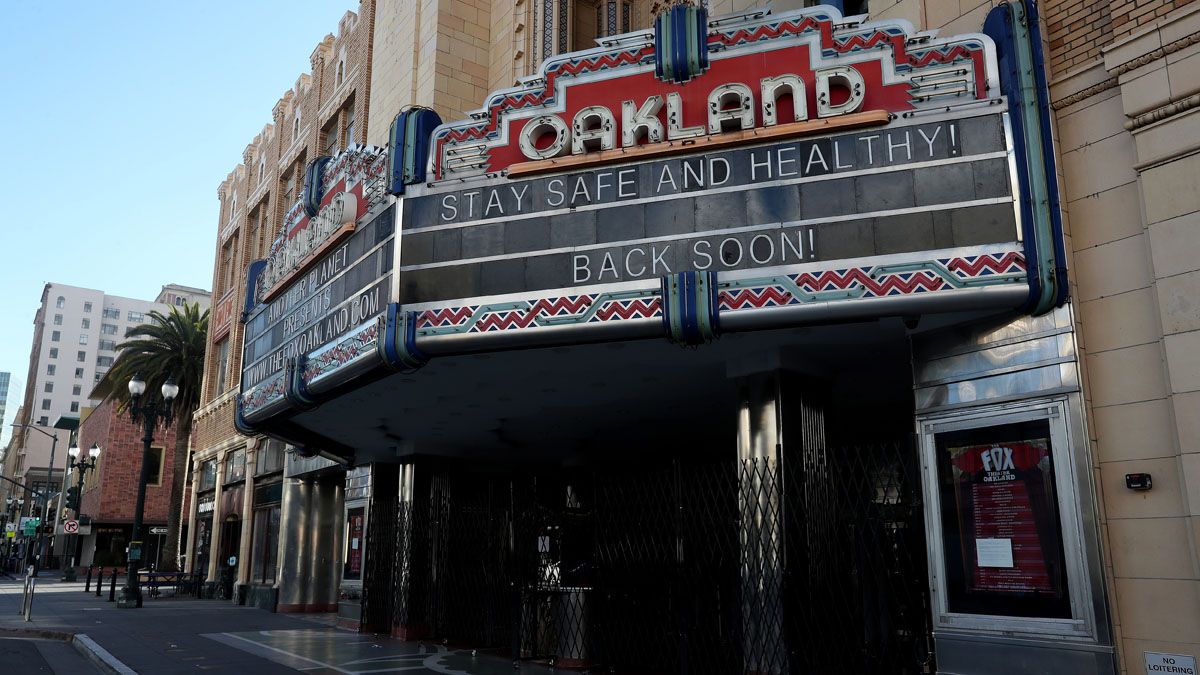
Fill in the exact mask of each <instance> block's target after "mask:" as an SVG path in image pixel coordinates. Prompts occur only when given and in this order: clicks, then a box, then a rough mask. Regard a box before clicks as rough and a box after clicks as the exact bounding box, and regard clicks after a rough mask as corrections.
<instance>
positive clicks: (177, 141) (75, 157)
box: [0, 0, 358, 442]
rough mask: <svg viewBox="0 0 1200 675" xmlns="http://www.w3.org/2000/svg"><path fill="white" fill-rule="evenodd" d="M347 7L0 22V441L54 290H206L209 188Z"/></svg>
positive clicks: (20, 6)
mask: <svg viewBox="0 0 1200 675" xmlns="http://www.w3.org/2000/svg"><path fill="white" fill-rule="evenodd" d="M357 9H358V0H324V1H323V2H320V1H317V0H270V1H267V0H254V1H253V2H246V1H245V0H241V1H224V0H204V1H203V2H162V1H161V0H157V1H155V2H149V1H146V2H118V1H117V0H109V1H106V2H85V1H83V0H66V1H65V2H38V1H36V0H21V1H13V2H5V3H3V6H2V7H0V63H2V64H3V66H2V67H0V92H2V93H0V130H2V133H3V136H4V137H5V138H7V141H6V142H5V143H4V147H5V148H7V150H6V154H7V156H6V157H5V159H4V161H0V198H2V202H3V205H4V206H3V215H0V371H9V372H11V373H12V380H13V381H12V386H11V387H10V394H9V407H8V413H7V414H6V417H7V419H5V420H4V425H5V426H4V431H3V436H2V439H3V440H2V441H0V442H5V441H7V438H8V435H9V431H10V428H9V426H8V425H10V424H11V423H12V418H13V416H15V415H16V409H17V406H18V405H19V404H20V401H21V398H22V396H23V395H24V386H25V379H26V374H27V369H28V362H29V351H30V347H31V341H32V340H33V317H34V314H35V313H36V311H37V308H38V304H39V302H40V300H41V293H42V287H43V285H44V284H45V283H46V282H50V281H54V282H60V283H64V284H69V285H72V286H82V287H85V288H95V289H100V290H103V291H104V292H105V293H109V294H111V295H122V296H127V297H133V298H145V299H152V298H153V297H154V296H155V295H157V294H158V291H159V289H160V288H161V287H162V286H163V285H164V284H168V283H179V284H184V285H187V286H196V287H199V288H205V289H209V288H211V287H212V270H213V253H214V251H213V249H214V246H215V243H216V235H217V207H218V202H217V186H218V185H220V183H221V181H222V180H224V179H225V177H226V175H228V173H229V172H230V171H231V170H232V169H233V168H234V167H235V166H236V165H237V164H238V163H239V162H241V159H242V151H243V150H244V149H245V148H246V145H247V144H248V143H249V142H250V141H251V140H253V138H254V136H255V135H256V134H257V133H259V132H260V131H261V130H262V128H263V126H264V125H265V124H267V123H268V122H270V121H271V109H272V108H273V107H274V106H275V103H276V102H277V101H278V100H279V98H280V96H282V95H283V93H284V91H286V90H287V89H290V88H291V87H292V86H294V85H295V82H296V79H297V78H298V77H299V76H300V74H301V73H307V72H310V71H311V69H312V67H311V64H310V63H309V55H310V54H311V53H312V51H313V49H314V48H315V47H316V46H317V43H318V42H320V40H321V38H322V37H324V36H325V34H327V33H336V32H337V25H338V20H339V19H340V18H341V17H342V15H343V14H344V13H345V12H346V10H354V11H357Z"/></svg>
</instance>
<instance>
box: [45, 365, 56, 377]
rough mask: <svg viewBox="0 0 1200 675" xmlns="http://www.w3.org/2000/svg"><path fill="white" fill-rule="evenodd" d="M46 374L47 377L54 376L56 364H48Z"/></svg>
mask: <svg viewBox="0 0 1200 675" xmlns="http://www.w3.org/2000/svg"><path fill="white" fill-rule="evenodd" d="M46 374H47V375H53V374H54V364H53V363H47V364H46Z"/></svg>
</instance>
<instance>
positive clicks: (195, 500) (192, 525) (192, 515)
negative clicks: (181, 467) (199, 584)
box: [184, 461, 200, 573]
mask: <svg viewBox="0 0 1200 675" xmlns="http://www.w3.org/2000/svg"><path fill="white" fill-rule="evenodd" d="M199 497H200V471H199V470H198V468H197V466H196V462H195V461H193V462H192V496H191V499H190V500H189V511H190V512H189V513H188V534H187V558H186V559H185V560H184V563H185V567H184V571H186V572H189V573H190V572H193V571H194V570H195V568H196V526H197V519H198V518H199V513H200V511H199V508H200V502H199Z"/></svg>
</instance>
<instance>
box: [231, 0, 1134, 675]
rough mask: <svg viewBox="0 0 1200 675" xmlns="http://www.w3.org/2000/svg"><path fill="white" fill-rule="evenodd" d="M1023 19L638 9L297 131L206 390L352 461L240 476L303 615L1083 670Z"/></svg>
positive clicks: (1073, 474) (1050, 224)
mask: <svg viewBox="0 0 1200 675" xmlns="http://www.w3.org/2000/svg"><path fill="white" fill-rule="evenodd" d="M1031 11H1032V9H1031V6H1029V5H1026V4H1022V3H1014V4H1009V5H1003V6H1001V7H998V8H996V9H994V10H993V11H992V13H991V14H989V15H988V18H987V21H986V22H985V24H984V26H983V31H982V32H980V33H976V34H966V35H955V36H949V37H944V36H934V35H931V34H929V33H918V32H915V31H914V30H913V29H912V28H911V26H910V25H909V24H907V22H904V21H888V20H881V21H873V22H872V21H865V20H864V19H863V17H850V18H847V17H843V16H842V15H841V14H840V13H839V12H838V11H837V10H836V9H834V8H831V7H813V8H807V9H802V10H796V11H791V12H786V13H780V14H769V13H762V12H755V13H750V14H744V15H731V16H724V17H709V16H708V15H707V12H706V11H705V10H704V9H703V8H702V7H698V6H691V5H687V4H682V5H676V6H673V7H671V8H670V9H668V10H666V11H665V12H664V13H662V14H661V15H659V17H658V18H657V19H656V20H655V22H654V28H653V30H647V31H640V32H632V33H627V34H624V35H619V36H613V37H609V38H605V39H603V40H601V41H600V42H599V46H597V47H595V48H593V49H588V50H584V51H578V52H573V53H567V54H562V55H558V56H554V57H551V58H548V59H546V61H545V62H544V63H543V65H542V67H541V69H540V72H539V73H538V74H537V75H536V76H534V77H530V78H526V79H524V80H522V81H521V82H520V84H519V85H518V86H517V87H515V88H512V89H508V90H503V91H498V92H496V93H494V94H493V95H491V96H490V97H489V98H488V99H487V100H485V101H483V102H482V103H483V107H481V108H480V109H479V110H478V111H476V112H474V113H472V114H471V115H470V116H469V118H467V119H463V120H455V121H449V122H443V121H442V120H440V119H439V118H438V116H437V114H436V113H434V112H433V111H431V110H428V109H422V108H411V109H408V110H405V111H403V112H401V113H400V114H399V115H398V116H397V117H396V120H395V122H394V123H393V125H392V128H391V134H390V139H389V143H388V145H387V146H386V147H363V146H354V147H351V148H348V149H346V150H343V151H342V152H340V153H338V154H337V155H335V156H333V157H320V158H317V159H316V160H314V161H313V162H311V163H310V164H309V165H308V170H307V172H306V174H305V180H304V190H303V194H302V196H301V199H300V200H299V201H298V202H297V203H296V204H295V206H294V207H293V208H292V209H291V211H290V212H289V213H288V215H287V218H286V220H285V222H284V223H283V226H282V228H281V232H280V236H279V238H278V239H277V241H276V242H275V245H274V246H273V247H272V249H271V251H270V255H269V256H268V257H267V258H266V259H264V260H261V261H258V262H255V263H253V264H252V265H251V271H250V275H249V287H248V289H247V293H246V297H247V301H246V306H245V308H244V313H243V316H242V319H243V322H244V324H245V340H244V353H243V358H242V361H241V363H242V377H241V387H242V389H241V393H240V396H239V397H238V403H237V405H238V413H237V419H238V425H239V428H240V429H241V430H242V431H244V432H246V433H256V434H266V435H268V436H271V437H273V438H276V439H279V440H281V441H284V442H286V443H288V444H290V445H292V446H295V447H296V448H297V453H299V454H301V455H305V456H309V457H312V458H314V459H315V458H317V457H318V456H320V457H324V458H326V459H328V460H333V461H334V462H338V463H342V464H345V465H349V466H353V467H355V468H353V469H352V470H351V474H352V479H353V490H350V489H349V488H347V491H346V492H345V494H344V495H342V496H341V497H338V496H337V495H336V494H335V493H334V492H333V491H322V489H320V488H319V487H317V488H312V489H301V488H297V487H294V486H292V485H291V484H290V483H289V484H287V485H285V486H284V488H283V491H284V495H283V498H282V499H283V503H284V510H285V511H288V510H289V509H290V508H294V509H299V511H300V512H303V513H306V514H310V515H309V516H308V517H306V518H305V519H303V523H304V524H302V525H301V524H296V523H293V524H290V525H289V524H288V523H286V522H285V524H284V529H285V530H287V529H288V527H293V528H296V527H303V528H306V529H307V530H309V531H311V532H312V534H311V536H313V537H315V538H316V539H320V540H321V541H324V542H325V543H328V544H330V546H332V547H334V548H340V549H341V550H342V551H343V552H344V556H343V559H342V560H341V561H339V562H340V565H339V566H338V567H337V568H336V571H335V572H333V575H334V576H337V574H338V572H340V576H341V581H340V585H341V586H342V587H343V588H353V589H355V592H354V593H353V594H343V600H346V599H349V601H346V602H342V603H340V605H341V609H340V611H342V612H343V616H344V618H345V619H346V620H347V621H348V622H350V623H353V624H355V625H358V626H359V627H360V628H361V629H362V630H364V631H372V632H386V633H390V634H394V635H397V636H401V637H408V638H430V639H445V640H449V641H453V642H457V643H464V644H470V645H474V646H478V647H480V648H495V649H501V650H507V651H508V652H510V653H511V654H512V655H513V657H514V658H518V659H533V660H545V661H551V662H553V663H555V664H556V665H559V666H567V667H590V666H601V667H607V668H611V669H613V670H614V671H615V672H649V673H684V672H688V673H697V672H705V673H721V674H727V673H734V672H745V673H829V672H848V673H861V672H870V673H923V672H945V673H972V674H976V673H977V674H986V673H1005V674H1009V673H1046V672H1054V673H1109V672H1115V660H1114V648H1113V642H1114V638H1113V634H1112V618H1111V616H1110V609H1109V606H1108V598H1109V597H1110V596H1109V594H1108V592H1107V590H1106V588H1105V581H1104V575H1103V567H1102V563H1101V558H1100V544H1099V529H1098V526H1097V515H1096V514H1097V504H1096V501H1097V497H1096V489H1095V486H1094V485H1093V478H1092V472H1091V469H1090V466H1091V460H1090V459H1089V452H1090V450H1089V444H1088V438H1089V432H1088V429H1087V420H1086V415H1085V407H1084V403H1083V399H1082V394H1081V382H1080V379H1081V376H1080V371H1081V369H1080V363H1079V355H1078V350H1077V343H1076V330H1075V325H1074V323H1073V318H1072V312H1071V307H1070V299H1069V297H1068V292H1067V290H1068V289H1067V280H1066V279H1067V277H1066V271H1067V270H1066V256H1065V253H1064V238H1063V231H1062V225H1061V217H1060V212H1059V205H1058V185H1057V178H1056V172H1057V169H1056V167H1055V165H1054V152H1053V145H1052V144H1053V138H1052V133H1051V125H1050V120H1049V117H1048V115H1049V105H1048V103H1047V100H1046V99H1047V95H1048V94H1047V85H1046V81H1045V77H1044V75H1043V73H1044V68H1043V64H1042V62H1041V58H1042V56H1041V44H1042V41H1041V38H1040V36H1039V34H1038V30H1037V20H1036V17H1034V16H1032V15H1030V14H1027V12H1031ZM335 509H336V510H340V513H337V514H331V513H330V511H331V510H335ZM286 520H287V519H286V518H285V521H286ZM339 520H340V522H341V523H343V525H344V527H343V528H342V530H341V532H340V533H339V532H337V528H336V527H335V526H333V525H331V524H332V523H334V522H335V521H339ZM296 522H297V523H299V522H300V521H296ZM327 540H329V541H327ZM322 570H323V571H322V572H321V574H323V575H324V574H328V573H329V571H328V569H325V568H322Z"/></svg>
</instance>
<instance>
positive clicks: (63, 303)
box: [54, 295, 67, 309]
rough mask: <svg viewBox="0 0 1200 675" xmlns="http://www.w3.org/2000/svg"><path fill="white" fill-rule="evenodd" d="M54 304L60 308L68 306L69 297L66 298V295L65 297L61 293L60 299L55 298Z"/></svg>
mask: <svg viewBox="0 0 1200 675" xmlns="http://www.w3.org/2000/svg"><path fill="white" fill-rule="evenodd" d="M54 306H55V307H57V308H59V309H62V308H63V307H66V306H67V299H66V298H64V297H63V296H61V295H60V296H58V300H55V301H54Z"/></svg>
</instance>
